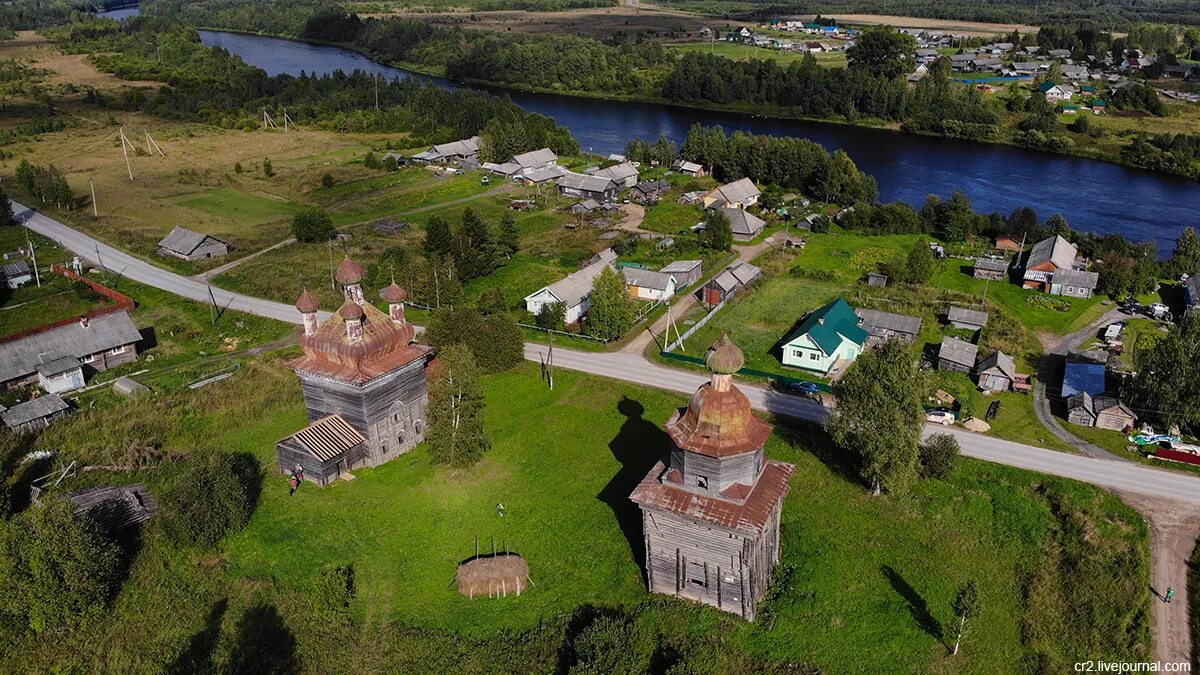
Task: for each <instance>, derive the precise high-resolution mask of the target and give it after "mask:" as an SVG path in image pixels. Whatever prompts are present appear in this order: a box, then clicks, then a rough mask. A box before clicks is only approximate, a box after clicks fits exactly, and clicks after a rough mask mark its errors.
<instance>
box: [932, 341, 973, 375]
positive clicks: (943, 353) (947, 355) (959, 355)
mask: <svg viewBox="0 0 1200 675" xmlns="http://www.w3.org/2000/svg"><path fill="white" fill-rule="evenodd" d="M978 355H979V347H977V346H975V345H973V344H971V343H970V342H967V341H965V340H959V339H958V338H956V337H948V338H946V339H944V340H942V344H941V346H940V347H939V348H938V360H937V364H938V370H948V371H954V372H959V373H967V374H970V373H971V371H973V370H975V361H976V358H977V357H978Z"/></svg>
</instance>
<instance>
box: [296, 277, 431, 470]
mask: <svg viewBox="0 0 1200 675" xmlns="http://www.w3.org/2000/svg"><path fill="white" fill-rule="evenodd" d="M335 278H336V279H337V282H338V283H339V284H341V287H342V294H343V296H344V301H343V303H342V305H341V307H339V308H338V310H337V311H336V312H334V313H333V314H332V315H331V316H329V318H327V319H325V321H324V322H320V321H318V317H317V314H318V312H319V310H320V307H319V306H318V304H317V301H316V299H315V298H314V297H313V296H312V295H311V294H310V293H309V292H308V291H307V290H305V291H304V293H303V294H301V296H300V299H299V300H298V301H297V302H296V309H298V310H300V314H301V315H302V316H303V317H304V335H303V336H302V337H301V338H300V347H301V348H302V349H303V350H304V357H303V358H300V359H298V360H296V361H294V362H292V363H291V364H289V365H290V366H291V367H292V369H294V370H295V371H296V374H297V375H298V376H299V377H300V383H301V386H302V388H303V390H304V403H305V406H306V407H307V408H308V419H309V421H310V422H311V424H309V426H307V427H305V428H304V429H301V430H300V431H298V432H296V433H295V434H293V435H291V436H288V437H287V438H285V439H283V440H281V441H279V443H278V444H277V445H276V452H277V455H278V458H279V467H280V470H282V471H283V472H285V473H289V472H291V471H292V470H293V469H294V468H295V467H296V466H297V465H299V466H301V467H302V468H303V469H304V478H305V479H306V480H311V481H313V482H316V483H317V484H319V485H322V486H324V485H327V484H329V483H330V482H332V481H334V480H337V479H338V478H341V477H346V476H348V475H349V473H350V471H351V470H353V469H355V468H358V467H361V466H378V465H380V464H383V463H384V462H387V461H389V460H391V459H394V458H396V457H397V456H399V455H401V454H403V453H405V452H408V451H409V450H411V449H412V448H413V447H414V446H415V445H417V444H418V443H420V442H421V440H422V439H424V437H425V410H426V406H427V403H428V398H429V395H428V390H427V388H426V384H425V366H426V363H427V361H428V358H429V353H430V352H429V348H428V347H426V346H424V345H419V344H416V343H415V342H414V338H415V336H416V331H415V330H414V329H413V327H412V325H410V324H409V323H408V322H407V321H406V320H405V318H404V301H405V299H406V297H407V296H406V294H405V292H404V290H403V289H401V288H400V287H399V286H397V285H396V284H395V283H392V285H390V286H388V287H387V288H385V289H383V290H382V291H381V292H380V295H381V296H382V297H383V299H384V301H386V302H387V304H388V313H387V314H384V313H383V312H381V311H379V310H378V309H376V308H375V307H374V306H373V305H372V304H371V303H369V302H366V300H365V299H364V297H363V290H362V279H363V270H362V268H361V267H359V266H358V265H357V264H355V263H354V261H352V260H350V258H348V257H347V258H346V259H344V260H343V261H342V263H341V265H339V266H338V268H337V272H336V274H335Z"/></svg>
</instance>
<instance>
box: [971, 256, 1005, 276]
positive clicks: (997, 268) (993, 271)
mask: <svg viewBox="0 0 1200 675" xmlns="http://www.w3.org/2000/svg"><path fill="white" fill-rule="evenodd" d="M972 269H973V272H974V277H975V278H976V279H991V280H992V281H1003V280H1004V277H1006V276H1007V275H1008V261H1007V260H996V259H995V258H976V259H975V264H974V266H973V267H972Z"/></svg>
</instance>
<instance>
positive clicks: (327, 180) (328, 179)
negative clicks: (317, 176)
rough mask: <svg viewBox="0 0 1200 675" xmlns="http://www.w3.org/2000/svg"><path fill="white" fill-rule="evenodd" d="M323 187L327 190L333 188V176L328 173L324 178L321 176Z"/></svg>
mask: <svg viewBox="0 0 1200 675" xmlns="http://www.w3.org/2000/svg"><path fill="white" fill-rule="evenodd" d="M321 187H323V188H326V189H328V188H331V187H333V174H331V173H326V174H325V175H324V176H321Z"/></svg>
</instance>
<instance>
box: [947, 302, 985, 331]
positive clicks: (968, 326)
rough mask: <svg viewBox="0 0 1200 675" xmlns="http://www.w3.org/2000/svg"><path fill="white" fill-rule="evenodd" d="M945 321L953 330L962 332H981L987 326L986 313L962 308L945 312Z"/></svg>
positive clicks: (953, 308)
mask: <svg viewBox="0 0 1200 675" xmlns="http://www.w3.org/2000/svg"><path fill="white" fill-rule="evenodd" d="M946 320H947V321H949V322H950V325H952V326H954V327H955V328H962V329H964V330H983V327H984V326H986V325H987V322H988V313H987V312H980V311H978V310H974V309H966V308H963V307H951V308H950V310H949V311H948V312H946Z"/></svg>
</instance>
